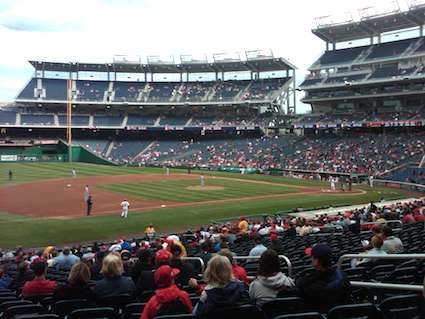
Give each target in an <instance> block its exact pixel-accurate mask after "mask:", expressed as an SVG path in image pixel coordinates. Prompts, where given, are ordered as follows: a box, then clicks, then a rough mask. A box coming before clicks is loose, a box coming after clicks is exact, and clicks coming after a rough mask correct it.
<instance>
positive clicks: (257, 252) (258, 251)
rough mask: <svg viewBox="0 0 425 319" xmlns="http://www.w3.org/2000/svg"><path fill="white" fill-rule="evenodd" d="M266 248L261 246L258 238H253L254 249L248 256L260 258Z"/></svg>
mask: <svg viewBox="0 0 425 319" xmlns="http://www.w3.org/2000/svg"><path fill="white" fill-rule="evenodd" d="M266 250H267V247H266V246H264V245H263V239H262V238H261V237H260V236H257V237H255V247H254V248H252V249H251V251H250V252H249V255H250V256H261V254H262V253H263V252H265V251H266Z"/></svg>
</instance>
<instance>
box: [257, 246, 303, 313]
mask: <svg viewBox="0 0 425 319" xmlns="http://www.w3.org/2000/svg"><path fill="white" fill-rule="evenodd" d="M294 286H295V283H294V281H293V280H292V279H291V278H289V277H287V276H285V275H284V274H283V273H282V272H281V271H280V264H279V256H278V255H277V253H276V252H275V251H274V250H272V249H268V250H266V251H265V252H263V253H262V254H261V257H260V262H259V268H258V276H257V278H256V279H255V280H254V281H253V282H252V283H251V284H250V285H249V297H250V298H251V301H252V302H253V303H255V304H256V305H257V306H259V307H261V306H262V305H263V304H264V303H266V302H267V301H270V300H273V299H274V298H276V297H277V295H278V294H279V293H280V292H282V291H285V290H287V289H289V288H292V287H294Z"/></svg>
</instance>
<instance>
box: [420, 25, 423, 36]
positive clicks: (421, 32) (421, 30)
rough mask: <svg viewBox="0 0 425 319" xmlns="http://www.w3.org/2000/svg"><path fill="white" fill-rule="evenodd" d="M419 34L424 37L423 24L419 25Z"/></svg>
mask: <svg viewBox="0 0 425 319" xmlns="http://www.w3.org/2000/svg"><path fill="white" fill-rule="evenodd" d="M419 36H420V37H423V36H424V26H423V25H420V26H419Z"/></svg>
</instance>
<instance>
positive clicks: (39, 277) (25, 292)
mask: <svg viewBox="0 0 425 319" xmlns="http://www.w3.org/2000/svg"><path fill="white" fill-rule="evenodd" d="M32 270H33V271H34V275H35V277H34V279H33V280H31V281H27V282H26V283H25V284H24V287H23V288H22V296H23V297H24V298H25V297H28V296H32V295H46V294H50V293H53V292H54V291H55V290H56V282H55V281H50V280H47V279H46V271H47V263H46V262H45V261H44V260H37V261H36V262H34V263H33V264H32Z"/></svg>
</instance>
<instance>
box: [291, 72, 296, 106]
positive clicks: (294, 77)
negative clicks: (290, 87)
mask: <svg viewBox="0 0 425 319" xmlns="http://www.w3.org/2000/svg"><path fill="white" fill-rule="evenodd" d="M292 73H293V74H292V75H293V79H294V82H293V83H294V97H293V98H294V105H293V114H296V113H297V79H296V76H295V70H292Z"/></svg>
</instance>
